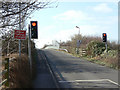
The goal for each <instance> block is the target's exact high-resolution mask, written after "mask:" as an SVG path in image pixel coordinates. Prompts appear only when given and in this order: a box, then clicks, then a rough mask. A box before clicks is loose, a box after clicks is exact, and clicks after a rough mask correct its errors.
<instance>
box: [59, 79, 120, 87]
mask: <svg viewBox="0 0 120 90" xmlns="http://www.w3.org/2000/svg"><path fill="white" fill-rule="evenodd" d="M98 81H109V82H111V83H113V84H115V85H118V86H120V85H119V84H118V83H116V82H114V81H112V80H110V79H98V80H72V81H59V82H60V83H70V82H71V83H72V82H98Z"/></svg>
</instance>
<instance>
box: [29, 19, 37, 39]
mask: <svg viewBox="0 0 120 90" xmlns="http://www.w3.org/2000/svg"><path fill="white" fill-rule="evenodd" d="M30 24H31V38H32V39H38V27H37V21H31V22H30Z"/></svg>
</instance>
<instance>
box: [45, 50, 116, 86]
mask: <svg viewBox="0 0 120 90" xmlns="http://www.w3.org/2000/svg"><path fill="white" fill-rule="evenodd" d="M44 52H45V54H46V56H47V58H48V62H49V63H50V65H51V67H52V69H53V71H54V73H55V75H56V77H57V78H58V82H59V83H60V87H61V88H118V71H117V70H114V69H110V68H108V67H105V66H101V65H97V64H94V63H91V62H89V61H87V60H83V59H80V58H77V57H73V56H72V55H69V54H66V53H64V52H60V51H55V50H52V49H49V50H47V49H46V50H44Z"/></svg>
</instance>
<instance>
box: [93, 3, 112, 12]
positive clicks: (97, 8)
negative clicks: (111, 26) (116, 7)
mask: <svg viewBox="0 0 120 90" xmlns="http://www.w3.org/2000/svg"><path fill="white" fill-rule="evenodd" d="M93 10H94V11H97V12H104V13H109V12H112V11H113V10H112V8H110V7H109V6H108V5H107V4H106V3H102V4H99V5H97V6H95V7H94V8H93Z"/></svg>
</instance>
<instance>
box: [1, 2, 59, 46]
mask: <svg viewBox="0 0 120 90" xmlns="http://www.w3.org/2000/svg"><path fill="white" fill-rule="evenodd" d="M54 5H55V6H54ZM56 6H57V1H53V0H27V1H26V2H25V1H24V2H14V0H11V1H10V0H6V1H4V0H3V1H2V2H0V22H1V23H0V36H4V37H5V38H6V39H7V40H6V41H5V42H4V43H3V44H4V45H5V46H6V45H8V43H9V42H10V41H12V40H13V35H12V33H13V30H14V29H16V28H19V27H21V29H23V28H24V25H25V21H26V20H27V18H29V17H30V15H31V14H32V13H33V12H34V11H35V10H39V9H45V8H54V7H56ZM20 17H21V19H20ZM6 35H7V36H8V35H9V36H8V37H6ZM8 38H9V40H8ZM5 43H7V44H5ZM10 46H12V45H10ZM6 48H7V47H6Z"/></svg>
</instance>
